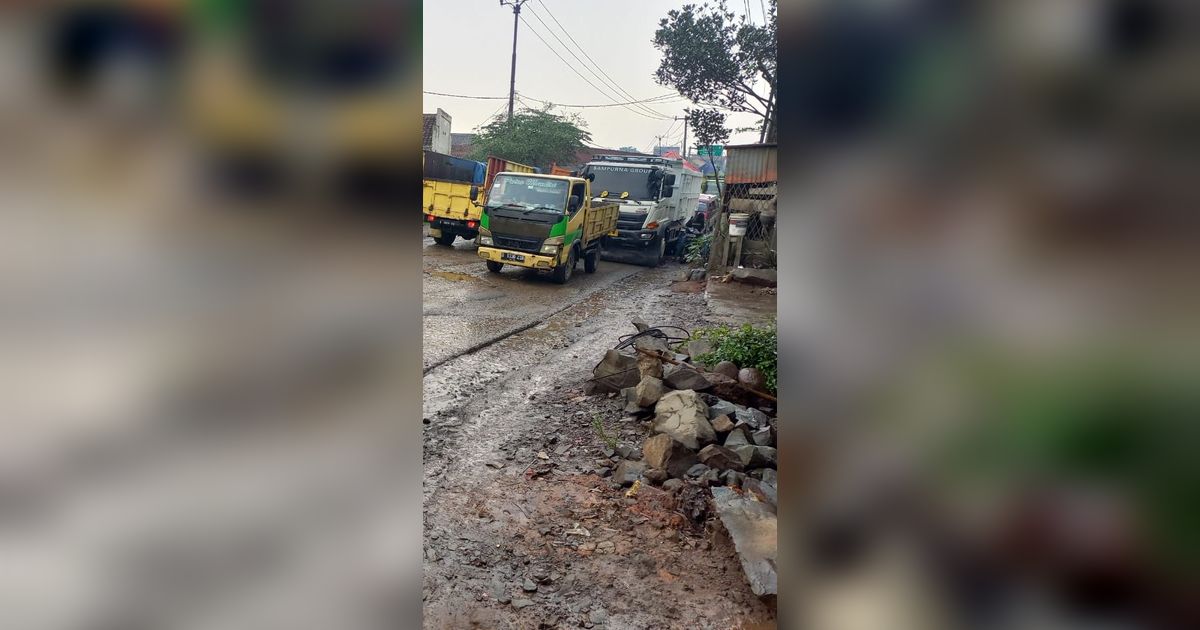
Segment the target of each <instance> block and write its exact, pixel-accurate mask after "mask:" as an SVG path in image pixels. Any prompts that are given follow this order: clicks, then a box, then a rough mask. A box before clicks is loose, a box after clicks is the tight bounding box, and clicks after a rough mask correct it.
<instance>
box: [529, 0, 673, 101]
mask: <svg viewBox="0 0 1200 630" xmlns="http://www.w3.org/2000/svg"><path fill="white" fill-rule="evenodd" d="M538 4H539V5H540V6H541V7H542V8H543V9H545V10H546V15H549V16H550V19H551V20H554V23H555V24H557V25H558V28H559V30H561V31H562V32H563V35H566V36H567V39H569V40H571V43H572V44H575V47H576V48H578V49H579V52H581V53H583V56H584V57H587V59H588V61H590V62H592V65H593V66H595V68H596V69H597V70H599V71H600V74H603V75H604V76H605V78H607V79H608V82H609V83H610V84H611V85H612V86H613V87H614V88H616V89H617V91H618V92H620V93H621V94H624V95H625V97H626V98H628V99H630V100H637V97H635V96H634V95H632V94H630V93H629V92H627V91H625V90H624V89H623V88H621V86H620V84H618V83H617V81H615V80H613V78H612V77H610V76H608V73H607V72H605V71H604V69H603V68H601V67H600V64H598V63H596V60H595V59H592V56H591V55H589V54H588V53H587V51H586V50H584V49H583V46H580V45H579V42H577V41H575V38H574V37H571V34H570V33H568V32H567V29H566V28H564V27H563V25H562V22H559V21H558V18H556V17H554V12H553V11H551V10H550V7H548V6H546V3H545V2H544V1H543V0H538ZM532 11H533V10H532V8H531V9H530V12H532ZM533 16H534V17H538V16H537V14H536V13H534V14H533ZM538 21H541V18H540V17H539V18H538ZM542 24H545V22H542ZM546 28H547V29H549V28H550V27H549V26H547V27H546ZM550 34H551V35H554V31H553V30H551V31H550ZM555 39H558V36H557V35H556V36H555ZM558 41H559V43H562V40H561V39H560V40H558ZM563 46H564V47H566V44H563ZM567 52H571V50H570V48H567ZM571 54H572V55H574V53H571ZM575 58H576V59H579V57H575ZM580 63H583V62H582V61H581V62H580ZM589 72H590V69H589ZM595 74H596V73H594V72H593V73H592V75H593V76H595ZM596 78H597V79H598V78H599V77H596ZM602 82H603V81H602ZM641 109H643V110H645V111H648V112H650V113H652V114H656V115H658V116H666V114H664V113H662V112H660V111H658V110H655V109H652V108H650V107H646V106H645V105H643V106H641Z"/></svg>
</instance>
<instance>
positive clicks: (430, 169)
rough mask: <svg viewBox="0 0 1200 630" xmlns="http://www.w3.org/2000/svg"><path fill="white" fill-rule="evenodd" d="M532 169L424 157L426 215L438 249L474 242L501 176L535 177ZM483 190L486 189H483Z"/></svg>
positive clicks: (426, 154)
mask: <svg viewBox="0 0 1200 630" xmlns="http://www.w3.org/2000/svg"><path fill="white" fill-rule="evenodd" d="M535 170H537V169H535V168H534V167H532V166H526V165H525V164H519V163H517V162H513V161H511V160H505V159H503V158H498V157H495V156H489V157H488V159H487V164H484V163H482V162H475V161H473V160H467V159H464V158H457V157H453V156H450V155H444V154H441V153H435V152H433V151H425V152H424V153H423V154H422V171H423V181H422V190H423V195H422V200H421V205H422V213H423V214H424V216H425V222H426V223H428V224H429V235H430V236H432V237H433V240H434V241H436V242H437V244H438V245H446V246H449V245H453V244H454V239H455V238H457V237H459V236H461V237H462V238H464V239H467V240H471V239H474V238H475V236H476V235H477V234H478V233H479V219H480V214H481V212H482V210H483V203H484V202H485V200H486V195H484V196H483V197H484V198H483V199H481V198H480V197H481V195H480V191H481V190H482V191H487V190H488V189H489V187H490V186H491V183H492V180H494V179H495V177H496V175H497V174H498V173H501V172H504V171H509V172H515V173H532V172H534V171H535ZM481 187H482V188H481Z"/></svg>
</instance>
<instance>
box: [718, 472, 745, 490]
mask: <svg viewBox="0 0 1200 630" xmlns="http://www.w3.org/2000/svg"><path fill="white" fill-rule="evenodd" d="M721 481H722V482H724V483H725V485H727V486H731V487H734V488H740V487H742V484H744V483H745V482H746V473H741V472H738V471H736V470H726V471H725V472H724V473H722V474H721Z"/></svg>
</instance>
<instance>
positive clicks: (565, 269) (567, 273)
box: [554, 247, 575, 284]
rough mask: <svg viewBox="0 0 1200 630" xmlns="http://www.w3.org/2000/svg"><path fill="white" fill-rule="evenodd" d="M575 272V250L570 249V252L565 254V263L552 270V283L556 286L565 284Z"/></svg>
mask: <svg viewBox="0 0 1200 630" xmlns="http://www.w3.org/2000/svg"><path fill="white" fill-rule="evenodd" d="M574 271H575V248H574V247H572V248H571V252H570V253H569V254H567V262H565V263H563V264H561V265H559V266H557V267H555V268H554V281H555V282H557V283H558V284H566V283H567V281H568V280H570V279H571V274H572V273H574Z"/></svg>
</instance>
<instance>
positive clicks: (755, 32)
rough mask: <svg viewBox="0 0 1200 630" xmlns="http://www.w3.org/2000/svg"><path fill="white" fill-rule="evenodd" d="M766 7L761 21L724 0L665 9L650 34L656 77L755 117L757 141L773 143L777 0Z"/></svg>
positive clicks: (705, 101) (698, 99)
mask: <svg viewBox="0 0 1200 630" xmlns="http://www.w3.org/2000/svg"><path fill="white" fill-rule="evenodd" d="M768 7H769V8H768V11H767V19H766V24H764V25H762V26H756V25H755V24H753V23H751V22H750V21H749V20H748V19H747V18H746V16H741V17H740V18H739V17H737V16H735V15H734V14H733V13H730V12H729V8H728V6H727V4H726V0H715V3H712V4H710V3H709V2H708V1H706V2H705V3H704V4H703V5H700V6H697V5H694V4H688V5H684V7H683V8H682V9H677V10H672V11H670V12H668V13H667V17H665V18H663V19H662V20H660V21H659V27H658V30H657V31H655V33H654V47H655V48H657V49H658V50H660V51H661V52H662V54H663V57H662V61H661V62H660V63H659V66H658V70H657V71H656V72H655V73H654V80H655V81H656V82H658V83H659V84H660V85H665V86H668V87H673V88H675V90H677V91H678V92H679V93H680V94H681V95H682V96H684V97H686V98H687V99H688V100H690V101H692V102H694V103H699V104H702V105H708V106H711V107H719V108H721V109H725V110H728V111H733V112H744V113H750V114H754V115H756V116H759V117H760V118H761V119H762V120H761V121H760V123H759V141H765V142H774V141H775V127H776V125H775V120H776V102H775V101H776V90H777V88H778V75H777V68H778V63H777V57H778V49H779V39H778V31H777V23H778V0H769V2H768ZM763 85H765V87H762V86H763Z"/></svg>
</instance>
